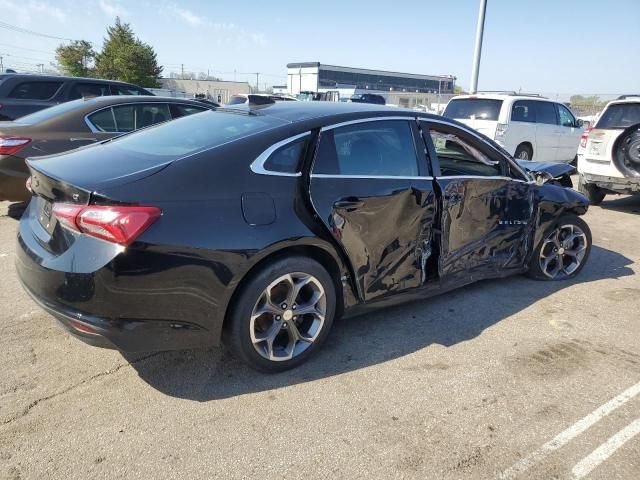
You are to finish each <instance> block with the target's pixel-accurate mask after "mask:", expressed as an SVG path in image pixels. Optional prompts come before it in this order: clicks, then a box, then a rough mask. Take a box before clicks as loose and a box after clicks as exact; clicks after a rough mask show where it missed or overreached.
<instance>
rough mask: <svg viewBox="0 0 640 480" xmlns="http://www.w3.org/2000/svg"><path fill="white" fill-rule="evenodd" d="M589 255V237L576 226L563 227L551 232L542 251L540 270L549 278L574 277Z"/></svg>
mask: <svg viewBox="0 0 640 480" xmlns="http://www.w3.org/2000/svg"><path fill="white" fill-rule="evenodd" d="M586 253H587V236H586V235H585V233H584V232H583V231H582V229H581V228H580V227H578V226H576V225H571V224H569V225H562V226H560V227H558V228H557V229H555V230H554V231H553V232H551V233H550V234H549V235H548V236H547V237H546V238H545V239H544V243H543V244H542V248H541V249H540V270H542V273H544V274H545V275H546V276H547V277H548V278H552V279H556V278H566V277H568V276H570V275H572V274H573V273H574V272H575V271H576V270H577V269H578V268H580V265H582V261H583V260H584V256H585V254H586Z"/></svg>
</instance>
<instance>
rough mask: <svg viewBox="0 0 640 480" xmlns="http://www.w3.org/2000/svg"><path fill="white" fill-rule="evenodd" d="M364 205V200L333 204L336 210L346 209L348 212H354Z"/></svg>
mask: <svg viewBox="0 0 640 480" xmlns="http://www.w3.org/2000/svg"><path fill="white" fill-rule="evenodd" d="M363 205H364V202H363V201H362V200H338V201H337V202H336V203H334V204H333V206H334V208H345V209H347V210H354V209H356V208H359V207H361V206H363Z"/></svg>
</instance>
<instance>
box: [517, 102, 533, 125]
mask: <svg viewBox="0 0 640 480" xmlns="http://www.w3.org/2000/svg"><path fill="white" fill-rule="evenodd" d="M511 121H512V122H527V123H535V121H536V107H535V102H532V101H530V100H518V101H517V102H513V107H511Z"/></svg>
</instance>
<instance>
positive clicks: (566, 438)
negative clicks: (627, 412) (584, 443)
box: [499, 382, 640, 480]
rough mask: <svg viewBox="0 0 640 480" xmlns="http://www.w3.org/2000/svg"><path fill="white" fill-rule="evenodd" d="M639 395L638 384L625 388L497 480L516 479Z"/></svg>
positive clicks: (503, 473)
mask: <svg viewBox="0 0 640 480" xmlns="http://www.w3.org/2000/svg"><path fill="white" fill-rule="evenodd" d="M639 393H640V382H638V383H636V384H635V385H633V386H632V387H629V388H627V389H626V390H625V391H624V392H622V393H621V394H620V395H618V396H617V397H614V398H612V399H611V400H609V401H608V402H607V403H605V404H604V405H602V406H601V407H598V408H597V409H595V410H594V411H593V412H591V413H590V414H589V415H587V416H586V417H584V418H583V419H582V420H578V421H577V422H576V423H574V424H573V425H571V426H570V427H569V428H567V429H566V430H564V431H562V432H560V433H559V434H558V435H556V437H555V438H554V439H553V440H550V441H549V442H547V443H545V444H544V445H542V446H541V447H540V448H538V449H537V450H535V451H534V452H533V453H531V454H529V455H527V456H526V457H524V458H523V459H522V460H520V461H518V462H516V463H515V464H514V465H512V466H511V467H509V468H508V469H506V470H505V471H504V472H502V473H501V474H500V476H499V478H501V479H503V480H509V479H513V478H516V476H517V475H519V474H521V473H522V472H525V471H527V470H528V469H529V468H531V467H532V466H533V465H534V464H536V463H537V462H538V461H539V460H540V459H541V458H543V457H545V456H547V455H549V454H550V453H552V452H554V451H555V450H558V449H559V448H561V447H563V446H564V445H566V444H567V443H569V442H570V441H571V440H573V439H574V438H576V437H577V436H578V435H580V434H581V433H582V432H584V431H585V430H587V429H588V428H589V427H591V426H593V425H594V424H596V423H597V422H598V421H600V420H601V419H602V418H604V417H606V416H607V415H609V414H610V413H611V412H613V411H614V410H615V409H616V408H619V407H621V406H622V405H624V404H625V403H627V402H628V401H629V400H631V399H632V398H633V397H635V396H636V395H638V394H639Z"/></svg>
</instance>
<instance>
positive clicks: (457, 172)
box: [429, 127, 502, 177]
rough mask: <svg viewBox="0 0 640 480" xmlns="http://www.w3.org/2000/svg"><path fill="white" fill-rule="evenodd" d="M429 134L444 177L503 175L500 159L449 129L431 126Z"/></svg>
mask: <svg viewBox="0 0 640 480" xmlns="http://www.w3.org/2000/svg"><path fill="white" fill-rule="evenodd" d="M429 134H430V135H431V141H432V142H433V146H434V148H435V151H436V155H437V157H438V161H439V163H440V171H441V175H442V176H443V177H451V176H481V177H486V176H501V175H502V166H501V165H500V161H498V160H494V159H492V158H490V157H489V156H487V155H486V154H485V153H483V152H481V151H480V150H479V149H478V148H476V147H475V146H474V145H472V144H471V142H468V141H467V140H465V139H464V138H462V137H461V136H459V135H457V134H455V133H453V132H452V131H450V130H449V129H440V128H439V127H430V128H429Z"/></svg>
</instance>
